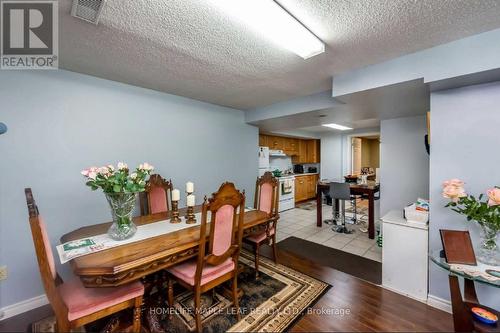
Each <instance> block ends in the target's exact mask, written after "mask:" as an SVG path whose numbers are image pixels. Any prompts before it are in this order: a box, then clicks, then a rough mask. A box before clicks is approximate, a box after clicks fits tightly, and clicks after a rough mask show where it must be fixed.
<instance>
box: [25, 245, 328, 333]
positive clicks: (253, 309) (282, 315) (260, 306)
mask: <svg viewBox="0 0 500 333" xmlns="http://www.w3.org/2000/svg"><path fill="white" fill-rule="evenodd" d="M259 264H260V265H259V277H258V278H257V279H256V278H255V270H254V257H253V254H252V253H250V252H248V251H246V250H242V252H241V255H240V266H241V269H242V271H241V273H240V274H239V277H238V287H239V288H241V290H242V291H243V296H242V297H241V299H240V313H241V318H242V319H241V320H240V321H239V322H238V321H237V319H236V314H235V309H234V308H233V306H232V299H231V297H230V296H229V295H227V296H226V292H225V289H227V287H228V286H221V287H218V288H216V289H215V291H214V292H213V293H212V292H207V293H205V294H204V295H202V302H201V303H202V322H203V332H204V333H211V332H214V333H215V332H226V331H228V332H257V331H259V332H264V331H266V332H283V331H285V330H287V329H288V328H289V327H291V325H292V324H293V323H294V322H295V321H296V320H297V319H298V318H299V317H300V316H301V315H302V314H303V313H304V311H305V310H307V308H308V307H310V306H311V305H312V304H314V303H315V302H316V301H317V300H318V299H319V298H320V297H321V296H322V295H323V293H324V292H326V291H327V290H328V289H329V288H330V285H328V284H327V283H324V282H322V281H319V280H316V279H314V278H312V277H310V276H307V275H305V274H302V273H300V272H298V271H296V270H293V269H291V268H289V267H286V266H283V265H279V264H275V263H274V262H273V261H272V260H270V259H267V258H265V257H262V256H261V257H260V262H259ZM174 295H175V303H174V308H175V311H174V314H173V315H172V316H169V308H168V307H167V306H164V305H163V304H164V301H162V302H161V303H160V304H161V305H160V306H157V307H148V308H146V309H145V311H149V312H153V313H155V314H156V315H157V317H158V318H159V319H160V326H161V328H162V329H163V330H164V331H165V332H169V333H177V332H188V331H192V330H194V329H195V320H194V316H193V314H194V308H193V295H192V293H191V292H188V291H185V290H184V289H183V288H182V287H180V286H177V285H176V288H175V290H174ZM144 318H145V314H143V319H144ZM45 321H47V319H46V320H45ZM52 321H54V319H52ZM143 321H144V320H143ZM49 327H50V328H52V329H53V325H47V323H46V322H45V324H44V325H40V323H35V324H33V332H50V330H45V329H47V328H49ZM42 328H45V329H42ZM87 331H100V330H99V329H97V328H96V327H92V328H91V329H89V328H87Z"/></svg>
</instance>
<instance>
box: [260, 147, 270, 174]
mask: <svg viewBox="0 0 500 333" xmlns="http://www.w3.org/2000/svg"><path fill="white" fill-rule="evenodd" d="M266 171H271V170H270V168H269V147H259V177H260V176H262V175H263V174H264V173H266Z"/></svg>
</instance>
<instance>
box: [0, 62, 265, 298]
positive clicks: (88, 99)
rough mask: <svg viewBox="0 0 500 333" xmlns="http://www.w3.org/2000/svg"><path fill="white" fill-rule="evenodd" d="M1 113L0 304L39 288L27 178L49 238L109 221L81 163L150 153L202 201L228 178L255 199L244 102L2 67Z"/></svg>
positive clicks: (134, 159)
mask: <svg viewBox="0 0 500 333" xmlns="http://www.w3.org/2000/svg"><path fill="white" fill-rule="evenodd" d="M165 79H166V80H167V79H168V78H165ZM0 121H2V122H5V123H6V124H7V125H8V126H9V132H7V134H5V135H2V136H0V152H1V160H0V177H1V179H0V186H1V188H0V221H1V223H0V246H1V251H0V265H7V266H8V270H9V278H8V279H7V280H6V281H2V282H0V308H1V307H4V306H7V305H10V304H13V303H16V302H19V301H22V300H25V299H28V298H31V297H34V296H38V295H40V294H42V293H43V289H42V285H41V282H40V276H39V272H38V266H37V263H36V258H35V252H34V248H33V244H32V239H31V234H30V229H29V225H28V213H27V209H26V203H25V198H24V191H23V189H24V188H25V187H27V186H30V187H32V188H33V192H34V195H35V198H36V200H37V202H38V205H39V208H40V211H41V214H42V215H43V216H44V218H45V220H46V223H47V227H48V232H49V235H50V238H51V241H52V243H53V245H55V244H56V243H58V239H59V237H60V236H61V235H63V234H64V233H67V232H69V231H71V230H74V229H76V228H78V227H81V226H84V225H89V224H94V223H97V222H104V221H109V220H110V213H109V210H108V207H107V203H106V201H105V199H104V196H103V194H102V193H100V192H91V191H90V189H89V188H87V187H86V186H85V185H84V181H83V179H82V177H81V175H80V170H81V169H82V168H84V167H87V166H92V165H102V164H105V163H110V162H111V163H116V162H118V161H126V162H128V164H129V165H131V166H135V165H137V164H138V163H140V162H143V161H147V162H150V163H151V164H153V165H154V166H156V171H157V172H158V173H160V174H161V175H163V176H165V177H167V178H172V180H173V182H174V185H175V187H179V188H180V189H181V190H182V189H183V188H184V186H185V185H184V184H185V183H186V181H188V180H191V181H193V182H194V183H195V186H196V196H197V202H198V203H200V202H201V200H202V199H203V196H204V195H205V194H210V193H212V192H213V191H215V190H217V188H218V187H219V185H220V184H221V183H222V182H223V181H226V180H228V181H233V182H235V183H236V186H237V187H238V188H239V189H245V190H246V191H247V202H248V203H251V202H252V200H253V199H252V198H253V192H254V186H255V177H256V176H257V168H258V167H257V157H256V149H257V148H256V147H257V145H258V135H257V128H255V127H253V126H250V125H247V124H245V123H244V114H243V112H242V111H238V110H234V109H229V108H224V107H219V106H215V105H211V104H207V103H202V102H199V101H195V100H191V99H187V98H182V97H178V96H173V95H168V94H164V93H160V92H156V91H152V90H147V89H142V88H137V87H133V86H129V85H125V84H120V83H116V82H112V81H107V80H102V79H97V78H94V77H91V76H85V75H80V74H76V73H72V72H67V71H38V72H33V71H24V72H20V71H19V72H13V71H2V73H0ZM182 205H184V203H182ZM58 266H59V267H58V269H59V270H62V272H63V273H65V274H67V273H68V265H64V267H61V266H60V265H58Z"/></svg>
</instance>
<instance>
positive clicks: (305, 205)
mask: <svg viewBox="0 0 500 333" xmlns="http://www.w3.org/2000/svg"><path fill="white" fill-rule="evenodd" d="M295 208H298V209H304V210H316V200H314V201H306V202H302V203H299V204H297V205H296V206H295Z"/></svg>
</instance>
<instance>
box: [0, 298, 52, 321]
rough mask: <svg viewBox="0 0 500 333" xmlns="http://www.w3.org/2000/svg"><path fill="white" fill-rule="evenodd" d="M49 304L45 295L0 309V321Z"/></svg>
mask: <svg viewBox="0 0 500 333" xmlns="http://www.w3.org/2000/svg"><path fill="white" fill-rule="evenodd" d="M46 304H49V300H48V299H47V296H45V294H43V295H40V296H36V297H33V298H30V299H27V300H24V301H21V302H19V303H15V304H12V305H8V306H6V307H3V308H1V309H0V321H2V320H5V319H7V318H10V317H14V316H17V315H18V314H21V313H24V312H27V311H30V310H33V309H36V308H39V307H41V306H44V305H46Z"/></svg>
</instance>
